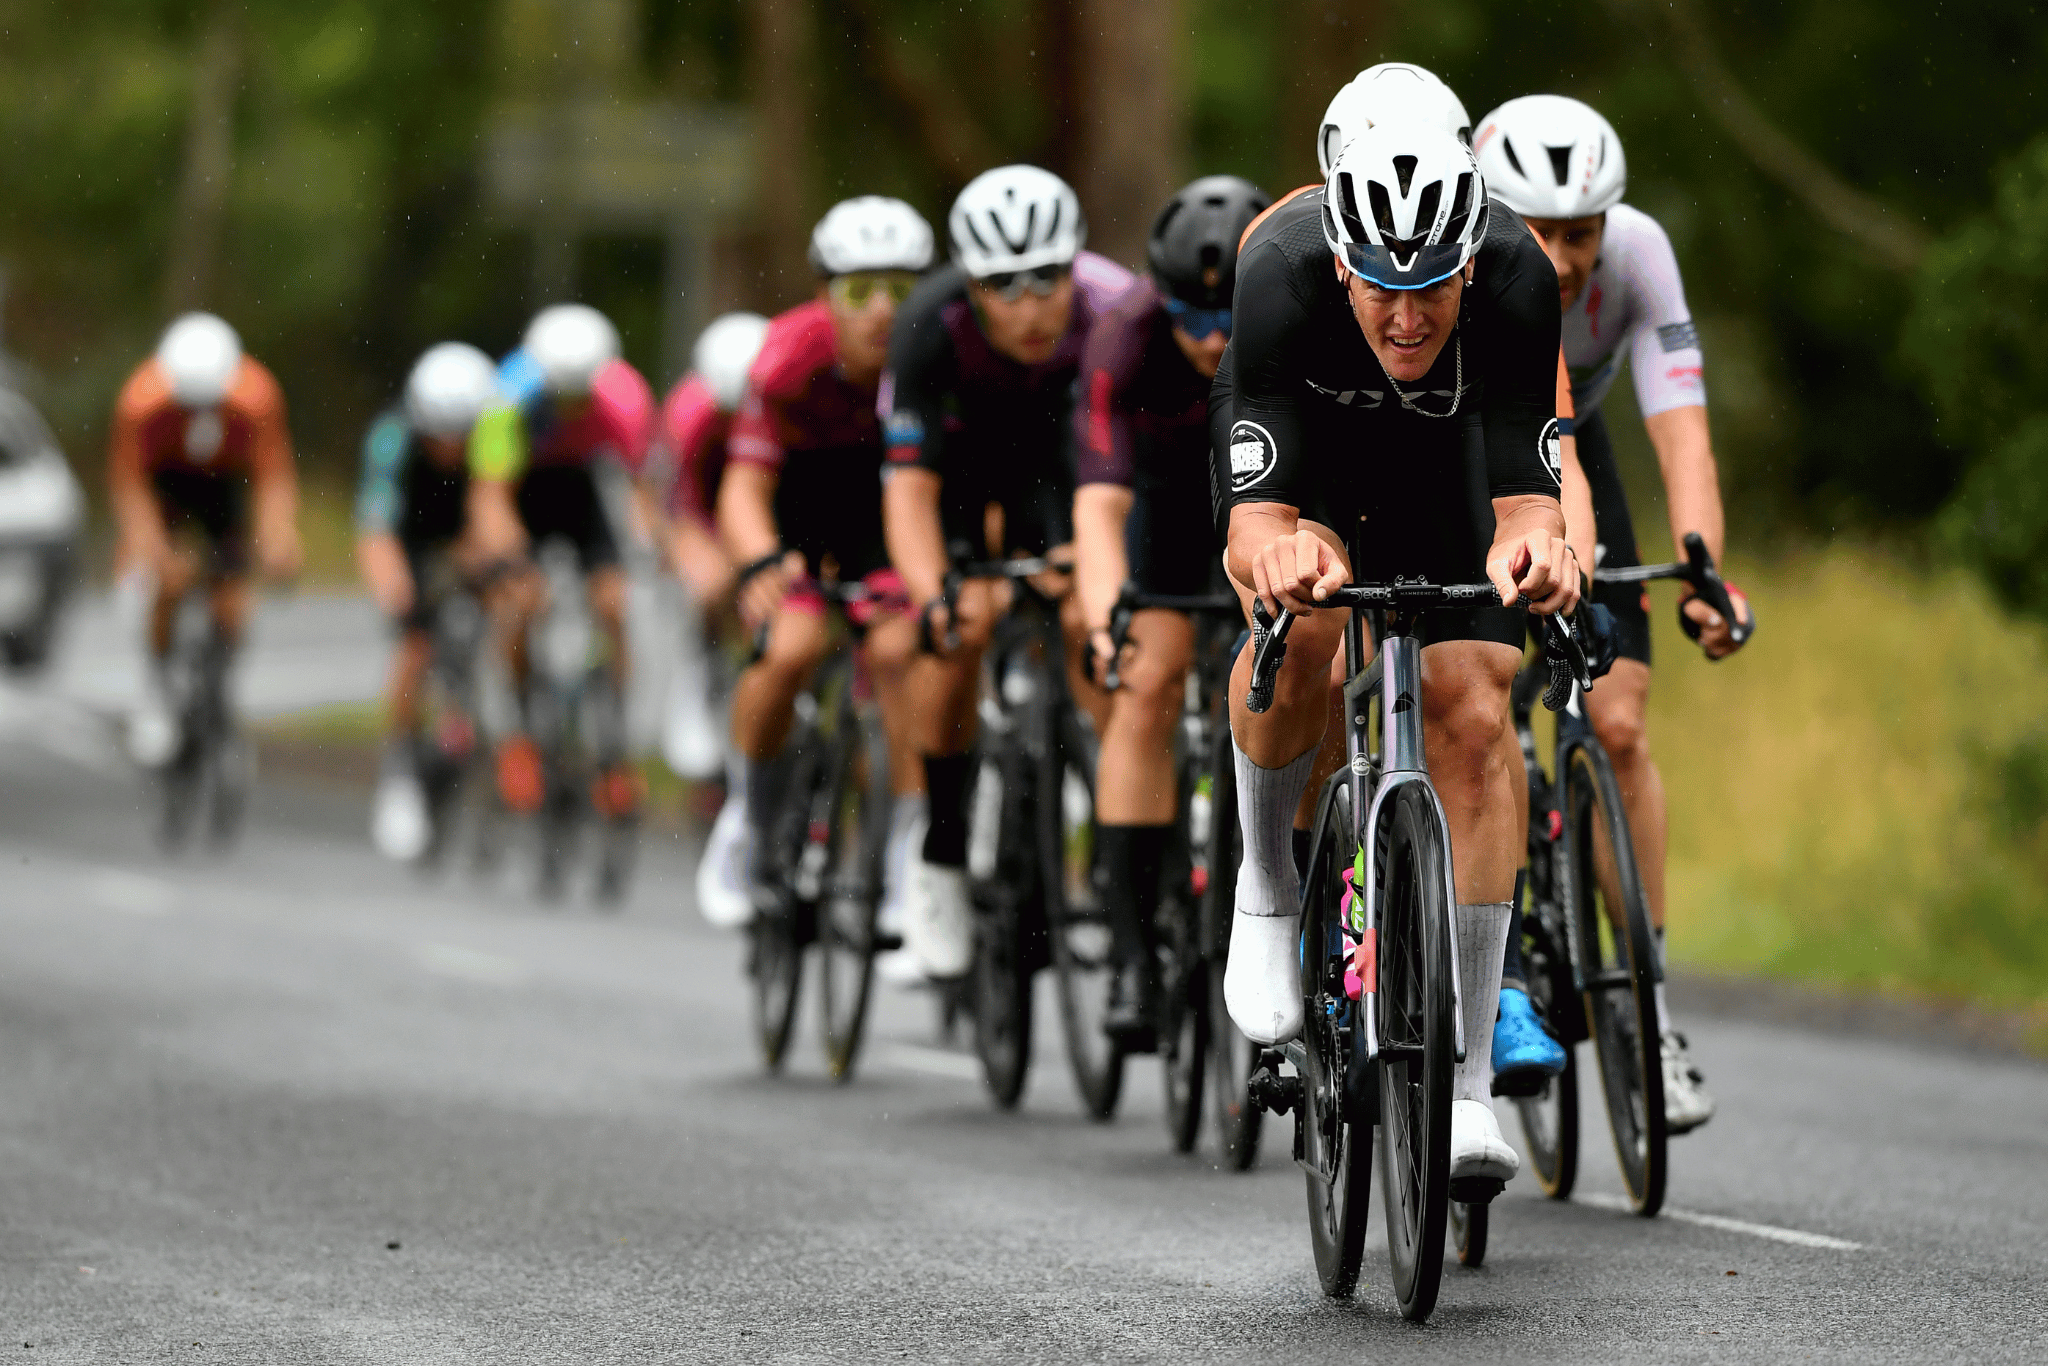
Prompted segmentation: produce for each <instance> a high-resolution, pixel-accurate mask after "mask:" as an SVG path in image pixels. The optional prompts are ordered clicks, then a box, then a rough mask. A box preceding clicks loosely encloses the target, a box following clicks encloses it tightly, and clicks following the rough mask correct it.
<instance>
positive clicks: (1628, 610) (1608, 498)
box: [1572, 409, 1650, 665]
mask: <svg viewBox="0 0 2048 1366" xmlns="http://www.w3.org/2000/svg"><path fill="white" fill-rule="evenodd" d="M1572 429H1573V432H1574V434H1575V435H1576V436H1577V437H1578V439H1579V467H1580V468H1581V469H1583V470H1584V471H1585V472H1586V482H1587V483H1588V484H1591V485H1592V486H1593V526H1594V531H1595V535H1596V536H1597V537H1598V538H1599V542H1600V555H1599V559H1600V568H1602V569H1627V568H1630V567H1631V566H1634V565H1638V564H1641V563H1642V562H1643V558H1642V552H1641V551H1640V550H1639V549H1637V547H1636V528H1635V522H1634V520H1633V519H1631V518H1630V517H1629V514H1628V493H1627V492H1626V491H1625V490H1624V489H1623V488H1622V486H1621V471H1620V469H1619V467H1618V466H1617V465H1616V464H1615V460H1614V443H1613V442H1612V441H1610V440H1609V439H1608V436H1607V419H1606V417H1605V416H1603V415H1602V414H1601V412H1600V411H1599V410H1598V409H1595V410H1594V412H1593V414H1592V416H1590V417H1584V418H1580V419H1579V420H1578V421H1577V422H1575V423H1573V424H1572ZM1593 601H1595V602H1597V603H1600V604H1602V605H1603V606H1605V607H1606V608H1607V610H1608V611H1610V612H1612V613H1614V627H1615V641H1616V644H1617V646H1618V647H1619V653H1620V656H1621V658H1623V659H1633V660H1635V661H1636V662H1637V663H1639V664H1643V665H1648V664H1649V662H1650V593H1649V590H1648V589H1646V588H1645V587H1643V585H1641V584H1639V583H1598V584H1595V585H1594V586H1593Z"/></svg>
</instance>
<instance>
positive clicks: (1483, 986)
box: [1451, 901, 1514, 1106]
mask: <svg viewBox="0 0 2048 1366" xmlns="http://www.w3.org/2000/svg"><path fill="white" fill-rule="evenodd" d="M1513 909H1514V903H1513V902H1511V901H1481V902H1478V903H1476V904H1472V905H1460V906H1459V907H1458V994H1459V997H1460V999H1461V1000H1462V1001H1463V1003H1464V1007H1465V1011H1464V1015H1465V1061H1463V1062H1461V1063H1459V1064H1458V1075H1457V1079H1456V1080H1455V1081H1453V1082H1452V1084H1451V1099H1453V1100H1476V1101H1479V1102H1481V1103H1483V1104H1486V1105H1488V1106H1491V1105H1492V1103H1493V1102H1492V1096H1493V1022H1494V1017H1495V1016H1497V1015H1499V1014H1500V970H1501V954H1502V953H1503V952H1504V951H1505V950H1506V949H1507V946H1508V912H1509V911H1511V910H1513Z"/></svg>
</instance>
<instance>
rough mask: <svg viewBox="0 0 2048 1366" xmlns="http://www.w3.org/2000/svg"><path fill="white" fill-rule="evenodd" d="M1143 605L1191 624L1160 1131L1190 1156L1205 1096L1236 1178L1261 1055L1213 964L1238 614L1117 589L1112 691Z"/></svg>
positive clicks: (1228, 837) (1232, 822) (1162, 946)
mask: <svg viewBox="0 0 2048 1366" xmlns="http://www.w3.org/2000/svg"><path fill="white" fill-rule="evenodd" d="M1150 609H1163V610H1166V611H1173V612H1184V613H1187V614H1189V615H1191V616H1193V617H1194V618H1195V621H1196V633H1195V653H1194V666H1193V667H1192V668H1191V669H1190V670H1189V671H1188V678H1187V685H1186V688H1185V690H1184V692H1183V694H1182V702H1181V714H1180V722H1179V725H1178V726H1177V727H1176V734H1175V741H1176V743H1175V752H1174V790H1175V793H1176V811H1175V818H1174V824H1173V836H1172V839H1171V841H1170V843H1169V845H1168V847H1167V851H1166V857H1165V859H1164V861H1163V867H1162V879H1163V881H1162V887H1161V892H1160V897H1159V903H1158V904H1159V911H1158V919H1157V924H1156V929H1157V938H1158V955H1159V981H1160V983H1161V991H1160V1008H1161V1018H1160V1028H1159V1030H1158V1037H1159V1059H1160V1063H1161V1064H1162V1066H1163V1068H1164V1073H1165V1083H1166V1112H1165V1117H1166V1129H1167V1135H1168V1137H1169V1138H1170V1140H1171V1141H1172V1143H1173V1146H1174V1148H1175V1150H1176V1151H1179V1152H1191V1151H1193V1149H1194V1147H1195V1143H1196V1141H1197V1139H1198V1138H1199V1137H1200V1133H1201V1126H1202V1108H1203V1101H1204V1099H1205V1094H1206V1098H1208V1099H1209V1100H1210V1101H1211V1103H1212V1105H1213V1107H1214V1110H1215V1118H1216V1125H1217V1134H1218V1144H1219V1147H1220V1149H1221V1151H1222V1156H1223V1159H1224V1162H1225V1163H1226V1165H1229V1166H1233V1167H1236V1168H1237V1169H1238V1170H1244V1169H1246V1168H1249V1167H1250V1166H1251V1165H1252V1163H1253V1161H1254V1160H1255V1159H1256V1158H1257V1155H1258V1134H1259V1122H1260V1119H1261V1112H1260V1111H1259V1109H1258V1107H1256V1106H1254V1105H1252V1104H1251V1103H1250V1099H1249V1097H1248V1095H1247V1094H1246V1091H1245V1084H1246V1082H1247V1081H1248V1080H1249V1079H1250V1077H1251V1073H1252V1070H1253V1068H1254V1067H1255V1066H1257V1063H1258V1058H1259V1050H1258V1049H1257V1048H1256V1047H1254V1046H1253V1045H1252V1044H1251V1041H1250V1040H1248V1039H1246V1038H1245V1037H1244V1036H1243V1035H1242V1034H1240V1033H1239V1032H1238V1030H1237V1027H1236V1026H1235V1025H1233V1024H1232V1023H1231V1022H1230V1012H1229V1011H1227V1010H1225V1009H1224V1007H1223V966H1224V962H1225V959H1226V956H1227V954H1228V952H1229V943H1230V913H1231V910H1232V900H1233V898H1234V896H1235V893H1236V888H1237V862H1238V858H1239V857H1240V855H1239V848H1238V839H1237V794H1236V782H1235V774H1236V768H1235V765H1234V763H1233V762H1232V759H1231V744H1230V699H1229V689H1230V669H1231V666H1232V664H1233V663H1234V662H1235V661H1236V658H1237V651H1236V648H1235V646H1236V644H1237V641H1238V640H1239V638H1240V637H1241V636H1242V634H1243V632H1242V628H1241V623H1242V620H1243V617H1242V611H1243V609H1242V608H1241V607H1240V606H1239V604H1238V600H1237V597H1236V595H1235V594H1228V593H1212V594H1195V595H1185V596H1180V595H1174V594H1161V593H1147V592H1144V591H1142V590H1141V589H1139V588H1138V587H1137V585H1136V584H1134V583H1128V582H1127V583H1125V584H1124V586H1123V589H1122V591H1121V592H1120V593H1119V594H1118V597H1117V600H1116V603H1115V605H1114V606H1113V607H1112V608H1111V610H1110V618H1109V635H1110V642H1111V645H1112V647H1113V653H1112V655H1111V658H1110V660H1109V662H1108V664H1107V665H1106V666H1105V667H1104V669H1103V677H1102V682H1103V686H1104V687H1105V688H1106V689H1108V690H1109V691H1111V692H1115V691H1117V690H1118V689H1119V688H1120V687H1121V686H1122V678H1121V672H1120V668H1119V661H1120V660H1121V658H1122V655H1123V649H1124V646H1125V645H1126V644H1127V643H1128V642H1129V638H1130V627H1131V621H1132V619H1133V617H1135V616H1136V614H1137V613H1139V612H1142V611H1146V610H1150Z"/></svg>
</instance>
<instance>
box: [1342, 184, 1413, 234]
mask: <svg viewBox="0 0 2048 1366" xmlns="http://www.w3.org/2000/svg"><path fill="white" fill-rule="evenodd" d="M1345 179H1347V180H1348V179H1350V177H1349V176H1347V177H1345ZM1365 193H1366V197H1367V198H1368V199H1370V200H1372V221H1373V224H1374V226H1376V227H1377V228H1378V229H1379V230H1380V236H1382V237H1384V238H1387V239H1388V240H1389V241H1390V242H1391V241H1392V240H1393V239H1395V238H1398V237H1399V236H1400V232H1401V230H1400V229H1399V228H1397V227H1395V226H1394V206H1393V203H1392V202H1391V201H1390V200H1389V199H1388V198H1387V187H1386V186H1385V185H1382V184H1381V183H1380V182H1379V181H1377V180H1369V181H1367V182H1366V185H1365Z"/></svg>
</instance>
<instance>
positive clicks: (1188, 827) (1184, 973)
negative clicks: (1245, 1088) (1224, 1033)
mask: <svg viewBox="0 0 2048 1366" xmlns="http://www.w3.org/2000/svg"><path fill="white" fill-rule="evenodd" d="M1182 749H1183V753H1182V757H1181V762H1180V763H1179V764H1178V765H1177V766H1176V770H1177V771H1176V773H1175V775H1174V780H1175V789H1174V790H1175V791H1176V792H1177V793H1178V794H1179V801H1178V802H1177V803H1176V804H1175V805H1176V808H1177V809H1176V811H1175V824H1174V831H1173V840H1172V843H1171V845H1170V846H1169V848H1168V854H1167V873H1166V878H1165V890H1164V894H1163V895H1162V896H1161V897H1160V902H1159V913H1158V918H1157V919H1158V926H1159V940H1160V960H1161V964H1162V966H1161V968H1160V972H1161V974H1162V976H1163V978H1164V988H1163V990H1162V992H1161V997H1162V1001H1163V1003H1164V1007H1165V1009H1164V1014H1163V1015H1162V1017H1161V1020H1160V1025H1161V1029H1160V1035H1159V1062H1160V1066H1161V1072H1162V1080H1163V1081H1164V1083H1165V1090H1166V1104H1165V1106H1164V1108H1163V1111H1162V1117H1163V1118H1164V1119H1165V1121H1166V1136H1167V1140H1168V1141H1169V1142H1170V1143H1172V1145H1173V1150H1174V1151H1175V1152H1179V1153H1188V1152H1193V1151H1194V1150H1195V1144H1196V1143H1197V1142H1198V1141H1200V1139H1201V1136H1202V1100H1203V1091H1204V1089H1205V1087H1206V1086H1207V1083H1208V1079H1209V1031H1210V1029H1211V1027H1212V1026H1211V1023H1210V1019H1209V971H1208V966H1207V963H1206V962H1205V960H1204V957H1203V951H1202V950H1203V942H1204V941H1203V926H1202V915H1203V907H1202V897H1203V893H1204V892H1205V891H1206V890H1207V888H1208V874H1209V869H1208V853H1209V850H1208V847H1207V846H1208V837H1207V829H1206V828H1204V829H1203V831H1202V843H1201V846H1200V847H1197V845H1196V842H1195V836H1196V805H1197V803H1201V804H1202V817H1201V818H1202V820H1204V821H1213V820H1214V819H1215V811H1214V796H1215V791H1214V782H1213V780H1212V779H1211V778H1210V776H1209V772H1208V769H1207V767H1206V765H1207V763H1208V762H1209V760H1210V759H1211V758H1212V757H1213V756H1212V755H1211V754H1210V753H1207V752H1202V753H1196V752H1194V751H1193V748H1192V747H1191V746H1186V745H1184V746H1182ZM1205 750H1206V747H1205Z"/></svg>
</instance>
